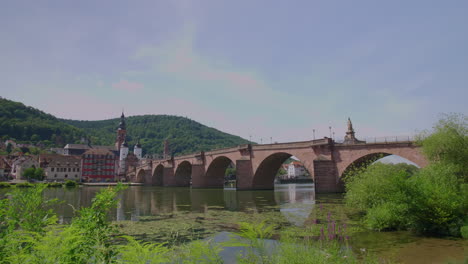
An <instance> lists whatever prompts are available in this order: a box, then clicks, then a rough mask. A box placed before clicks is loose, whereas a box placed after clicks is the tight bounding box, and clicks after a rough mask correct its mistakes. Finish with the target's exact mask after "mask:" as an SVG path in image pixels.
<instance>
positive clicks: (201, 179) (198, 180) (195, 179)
mask: <svg viewBox="0 0 468 264" xmlns="http://www.w3.org/2000/svg"><path fill="white" fill-rule="evenodd" d="M205 181H206V180H205V165H204V164H193V165H192V188H206V187H208V186H207V184H206V182H205Z"/></svg>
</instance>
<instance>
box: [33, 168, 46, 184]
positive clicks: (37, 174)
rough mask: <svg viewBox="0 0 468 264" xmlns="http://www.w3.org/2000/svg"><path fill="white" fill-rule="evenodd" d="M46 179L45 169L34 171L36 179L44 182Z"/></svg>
mask: <svg viewBox="0 0 468 264" xmlns="http://www.w3.org/2000/svg"><path fill="white" fill-rule="evenodd" d="M44 177H45V172H44V169H43V168H36V169H35V170H34V179H36V180H39V181H42V180H43V179H44Z"/></svg>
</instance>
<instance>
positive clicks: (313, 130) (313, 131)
mask: <svg viewBox="0 0 468 264" xmlns="http://www.w3.org/2000/svg"><path fill="white" fill-rule="evenodd" d="M312 133H313V134H314V140H315V129H312Z"/></svg>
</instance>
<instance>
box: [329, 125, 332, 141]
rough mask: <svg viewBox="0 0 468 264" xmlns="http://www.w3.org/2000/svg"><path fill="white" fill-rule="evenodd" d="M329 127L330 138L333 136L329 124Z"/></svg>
mask: <svg viewBox="0 0 468 264" xmlns="http://www.w3.org/2000/svg"><path fill="white" fill-rule="evenodd" d="M328 129H329V130H330V138H331V137H332V132H331V126H329V127H328Z"/></svg>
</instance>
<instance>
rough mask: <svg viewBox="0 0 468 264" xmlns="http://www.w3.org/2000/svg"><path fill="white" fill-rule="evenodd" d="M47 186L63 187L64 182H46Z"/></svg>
mask: <svg viewBox="0 0 468 264" xmlns="http://www.w3.org/2000/svg"><path fill="white" fill-rule="evenodd" d="M46 185H47V187H51V188H54V187H62V183H61V182H49V183H47V184H46Z"/></svg>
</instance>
